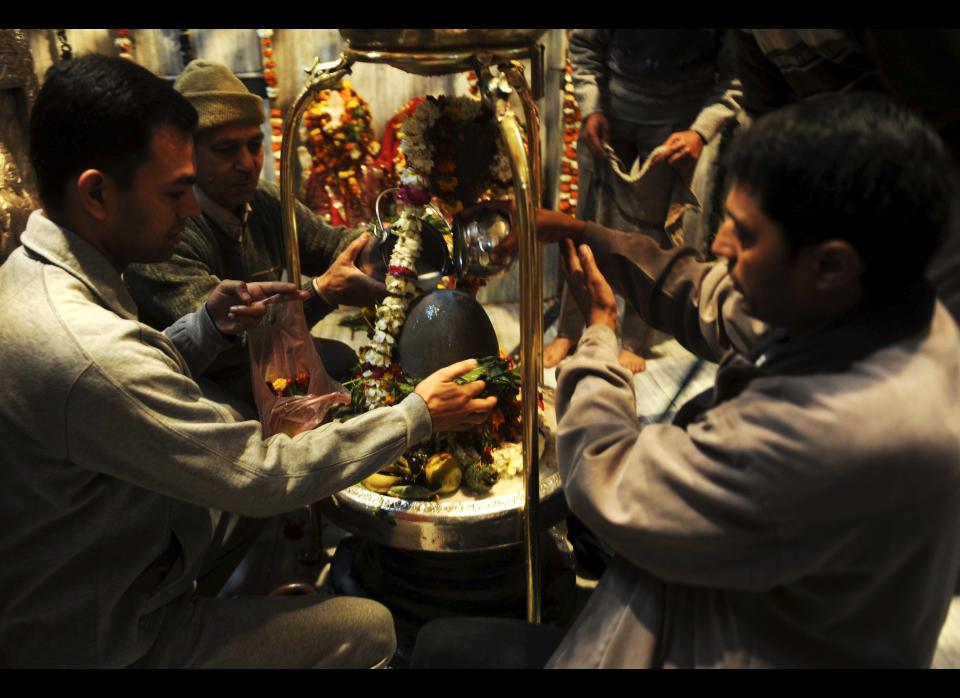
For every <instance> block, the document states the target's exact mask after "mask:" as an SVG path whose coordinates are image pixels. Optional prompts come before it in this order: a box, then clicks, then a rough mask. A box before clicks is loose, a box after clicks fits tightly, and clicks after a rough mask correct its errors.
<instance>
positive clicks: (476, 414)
mask: <svg viewBox="0 0 960 698" xmlns="http://www.w3.org/2000/svg"><path fill="white" fill-rule="evenodd" d="M476 367H477V360H476V359H467V360H466V361H460V362H458V363H455V364H452V365H450V366H447V367H446V368H441V369H440V370H438V371H436V372H434V373H432V374H431V375H429V376H427V377H426V378H424V379H423V380H422V381H420V382H419V383H418V384H417V387H416V393H417V395H419V396H420V397H422V398H423V401H424V402H426V403H427V409H428V410H429V411H430V418H431V419H432V420H433V430H434V431H435V432H437V431H464V430H465V429H469V428H470V427H471V426H473V425H474V424H481V423H483V421H484V420H485V419H486V418H487V415H489V414H490V410H492V409H493V408H494V407H495V406H496V404H497V398H495V397H492V396H491V397H487V398H482V399H480V398H477V395H479V394H480V393H481V392H482V391H483V389H484V388H485V387H486V383H484V382H483V381H473V382H472V383H466V384H464V385H460V384H459V383H455V382H454V380H453V379H454V378H457V377H458V376H462V375H463V374H465V373H467V372H468V371H472V370H473V369H475V368H476Z"/></svg>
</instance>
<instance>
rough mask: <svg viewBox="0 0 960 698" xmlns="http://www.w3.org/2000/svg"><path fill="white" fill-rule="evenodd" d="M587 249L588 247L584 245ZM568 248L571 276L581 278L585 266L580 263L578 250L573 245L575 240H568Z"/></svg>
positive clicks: (568, 265)
mask: <svg viewBox="0 0 960 698" xmlns="http://www.w3.org/2000/svg"><path fill="white" fill-rule="evenodd" d="M583 247H586V245H583ZM566 248H567V268H568V270H569V272H570V274H571V275H573V276H580V275H582V274H583V265H582V264H581V263H580V256H579V255H578V254H577V248H576V247H575V246H574V244H573V240H571V239H569V238H567V242H566Z"/></svg>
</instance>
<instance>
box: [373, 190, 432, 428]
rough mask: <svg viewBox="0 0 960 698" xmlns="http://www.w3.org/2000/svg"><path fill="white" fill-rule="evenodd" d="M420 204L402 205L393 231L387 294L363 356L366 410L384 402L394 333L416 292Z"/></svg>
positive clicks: (395, 336)
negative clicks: (393, 243)
mask: <svg viewBox="0 0 960 698" xmlns="http://www.w3.org/2000/svg"><path fill="white" fill-rule="evenodd" d="M420 208H422V207H420V206H415V205H405V206H403V207H402V211H401V213H400V218H399V220H398V221H397V223H396V225H394V227H393V231H392V232H395V234H396V235H397V238H398V239H397V244H396V247H394V248H393V253H392V254H391V255H390V264H389V266H388V267H387V278H386V286H387V293H388V295H387V297H386V298H385V299H384V301H383V302H382V303H381V304H380V305H378V306H377V319H376V322H375V323H374V329H373V336H372V337H371V340H370V344H369V345H368V346H367V347H365V349H364V351H363V355H362V360H363V372H362V373H361V377H362V379H363V383H364V390H363V397H364V400H365V401H366V403H367V407H368V408H369V409H373V408H374V407H380V406H381V405H384V404H386V399H387V394H388V393H387V389H386V385H385V384H386V381H388V380H391V378H392V376H390V375H388V369H390V367H391V365H392V364H393V349H394V346H395V345H396V341H397V339H396V338H397V335H398V334H399V333H400V330H401V329H402V328H403V323H404V322H405V321H406V319H407V308H408V306H409V305H410V301H411V300H412V299H413V297H414V296H415V295H416V286H415V285H414V283H413V279H415V278H416V271H415V268H416V263H417V259H418V258H419V257H420V219H419V217H418V209H420Z"/></svg>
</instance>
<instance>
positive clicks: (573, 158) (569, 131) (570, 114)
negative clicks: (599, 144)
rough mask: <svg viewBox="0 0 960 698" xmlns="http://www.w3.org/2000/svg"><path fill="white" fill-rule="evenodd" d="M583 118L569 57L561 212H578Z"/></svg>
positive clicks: (562, 156) (564, 120)
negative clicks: (579, 143) (578, 147)
mask: <svg viewBox="0 0 960 698" xmlns="http://www.w3.org/2000/svg"><path fill="white" fill-rule="evenodd" d="M581 120H582V119H581V117H580V108H579V107H578V106H577V98H576V96H575V95H574V92H573V74H572V70H571V67H570V59H569V58H568V59H567V68H566V70H565V71H564V75H563V154H562V155H561V157H560V196H559V197H558V200H557V208H558V210H559V211H560V212H561V213H566V214H569V215H571V216H574V215H576V213H577V194H578V191H577V179H578V177H579V171H578V169H577V139H579V137H580V122H581Z"/></svg>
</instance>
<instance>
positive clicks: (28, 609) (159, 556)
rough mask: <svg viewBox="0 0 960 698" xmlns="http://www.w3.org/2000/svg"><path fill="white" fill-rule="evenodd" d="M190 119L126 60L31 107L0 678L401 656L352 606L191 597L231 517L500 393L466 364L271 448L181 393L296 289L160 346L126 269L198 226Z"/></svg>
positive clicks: (371, 612) (56, 75)
mask: <svg viewBox="0 0 960 698" xmlns="http://www.w3.org/2000/svg"><path fill="white" fill-rule="evenodd" d="M196 123H197V115H196V112H195V111H194V109H193V107H191V105H190V104H189V102H187V101H186V100H185V99H184V98H183V97H182V96H181V95H179V94H178V93H177V92H176V91H174V90H173V89H172V88H171V87H170V86H169V85H168V84H166V83H165V82H164V81H163V80H161V79H160V78H158V77H156V76H155V75H153V74H151V73H150V72H149V71H147V70H145V69H144V68H142V67H140V66H137V65H135V64H133V63H131V62H129V61H125V60H123V59H119V58H107V57H104V56H96V55H91V56H84V57H82V58H76V59H73V60H71V61H64V62H61V63H59V64H57V65H56V66H54V67H53V68H52V69H51V70H50V72H49V73H48V75H47V78H46V81H45V83H44V85H43V88H42V89H41V90H40V93H39V95H38V97H37V100H36V103H35V105H34V107H33V111H32V114H31V130H30V139H31V143H30V147H31V158H32V161H33V165H34V168H35V170H36V172H37V178H38V181H39V184H40V192H41V197H42V200H43V204H44V209H43V211H35V212H34V213H33V214H32V216H31V218H30V220H29V223H28V225H27V230H26V232H24V234H23V238H22V240H23V245H22V247H21V248H19V249H18V250H16V251H15V252H14V253H13V254H12V255H11V256H10V258H9V259H8V260H7V261H6V262H5V263H4V264H3V266H2V267H0V365H2V366H4V369H5V374H6V375H5V378H4V384H3V385H4V389H3V399H2V400H0V434H2V443H3V448H2V450H0V560H2V561H3V564H2V565H0V589H2V590H3V594H0V665H2V666H15V667H24V666H84V667H90V666H98V667H99V666H109V667H119V666H143V667H151V666H153V667H158V666H159V667H182V666H206V667H242V666H252V667H315V666H342V667H364V666H366V667H369V666H374V665H383V664H385V663H386V662H388V661H389V659H390V657H391V656H392V654H393V651H394V648H395V636H394V630H393V622H392V619H391V617H390V614H389V612H388V611H387V610H386V609H385V608H383V607H382V606H380V605H379V604H376V603H374V602H371V601H367V600H364V599H350V598H334V599H323V598H322V597H317V596H312V597H309V596H308V597H278V598H271V597H246V598H233V599H218V598H208V597H202V596H198V595H197V594H196V593H195V592H196V587H197V580H198V579H201V580H202V579H203V578H204V575H206V574H209V573H211V570H213V569H215V568H216V567H217V565H218V563H220V562H221V561H222V557H223V556H224V554H226V553H229V552H230V551H229V548H230V546H231V544H232V543H233V541H234V534H235V533H236V529H237V521H238V516H237V515H238V514H239V515H244V516H251V517H266V516H271V515H275V514H280V513H284V512H287V511H291V510H293V509H295V508H297V507H301V506H304V505H306V504H309V503H312V502H315V501H317V500H318V499H321V498H322V497H325V496H327V495H329V494H331V493H333V492H336V491H337V490H339V489H341V488H343V487H346V486H348V485H351V484H353V483H356V482H358V481H359V480H360V479H362V478H364V477H366V476H367V475H369V474H372V473H374V472H376V471H377V470H378V469H379V468H380V467H382V466H384V465H386V464H388V463H390V462H391V461H393V460H394V459H396V458H397V457H398V456H399V455H400V454H401V453H403V452H404V451H405V450H406V449H407V448H409V447H410V446H412V445H413V444H416V443H418V442H419V441H421V440H423V439H425V438H427V437H429V436H430V434H431V433H432V432H433V431H434V430H448V429H456V428H459V427H460V426H461V425H466V424H469V423H478V422H479V421H482V419H483V418H484V417H485V415H486V414H487V413H488V412H489V410H490V409H491V407H492V405H493V403H494V402H495V400H493V399H492V398H491V399H485V400H481V399H477V398H476V395H477V393H478V392H479V390H480V389H482V385H483V384H482V382H476V383H471V384H468V385H465V386H459V385H457V384H456V383H454V382H453V378H454V377H455V376H457V375H459V374H460V373H462V372H464V371H466V370H469V369H470V368H471V367H472V366H473V365H474V362H471V361H465V362H462V363H461V364H457V365H455V366H453V367H449V368H447V369H443V370H441V371H438V372H437V373H436V374H434V375H433V376H431V377H428V378H427V379H426V380H425V381H424V382H423V383H421V384H420V385H419V386H418V388H417V392H416V394H412V395H410V396H408V397H407V398H406V399H405V400H403V401H402V402H401V403H399V404H398V405H397V406H395V407H387V408H381V409H378V410H373V411H371V412H369V413H367V414H365V415H362V416H359V417H356V418H355V419H353V420H351V421H349V422H345V423H333V424H327V425H324V426H322V427H319V428H317V429H315V430H313V431H310V432H307V433H303V434H300V435H298V436H297V437H295V438H290V437H288V436H286V435H283V434H279V435H276V436H274V437H271V438H270V439H267V440H263V438H262V435H261V431H260V425H259V423H258V422H256V421H243V420H242V419H240V418H239V416H238V415H237V414H236V413H234V412H232V411H231V410H230V409H229V408H227V407H225V406H224V405H221V404H218V403H215V402H211V401H209V400H207V399H206V398H205V397H204V396H203V395H202V393H201V391H200V389H199V387H198V386H197V384H196V382H195V381H194V378H193V377H194V376H196V375H198V374H199V373H200V372H201V371H202V370H203V368H204V367H205V366H207V365H208V364H209V362H210V361H211V360H212V358H213V357H214V356H215V355H216V353H217V352H218V351H219V350H221V349H223V348H225V347H227V346H230V344H231V341H232V339H231V338H230V337H228V336H227V335H234V334H237V333H238V332H240V331H242V329H243V327H244V326H246V325H248V324H249V323H251V322H253V321H255V320H256V318H257V316H258V315H262V314H263V312H264V304H263V303H259V302H258V301H261V300H263V299H264V298H265V296H266V295H269V294H273V293H277V292H287V293H288V294H293V295H294V296H295V297H298V298H300V297H302V296H305V295H306V294H305V293H304V294H302V296H301V295H299V294H300V292H299V291H298V290H297V288H296V286H293V285H292V284H281V283H279V282H271V283H264V284H255V283H251V284H249V285H246V284H241V283H239V282H230V281H225V282H222V283H220V284H219V285H217V286H216V288H215V289H214V290H213V292H212V293H211V295H210V296H209V298H208V300H207V301H206V303H204V304H203V305H201V307H200V308H198V309H197V310H196V311H195V312H193V313H191V314H189V315H187V316H186V317H184V318H182V319H181V320H179V321H177V322H176V323H175V324H174V325H173V326H172V327H170V328H168V329H167V330H166V331H164V332H159V331H157V330H154V329H152V328H151V327H149V326H148V325H145V324H143V323H142V322H140V321H139V320H138V317H137V307H136V305H135V304H134V302H133V300H132V298H131V297H130V295H129V293H128V292H127V290H126V287H125V286H124V284H123V281H122V279H121V273H122V272H123V270H124V269H125V268H126V267H127V265H129V264H130V263H131V262H134V261H138V262H156V261H161V260H164V259H167V258H169V256H170V255H171V254H172V252H173V249H174V246H175V245H176V244H177V242H178V241H179V240H180V237H181V235H182V233H183V230H184V221H185V220H186V219H187V218H188V217H190V216H194V215H197V213H198V212H199V209H198V206H197V202H196V200H195V199H194V195H193V191H192V185H193V183H194V182H195V180H196V175H195V170H194V162H193V137H192V131H193V129H194V128H195V126H196Z"/></svg>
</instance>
